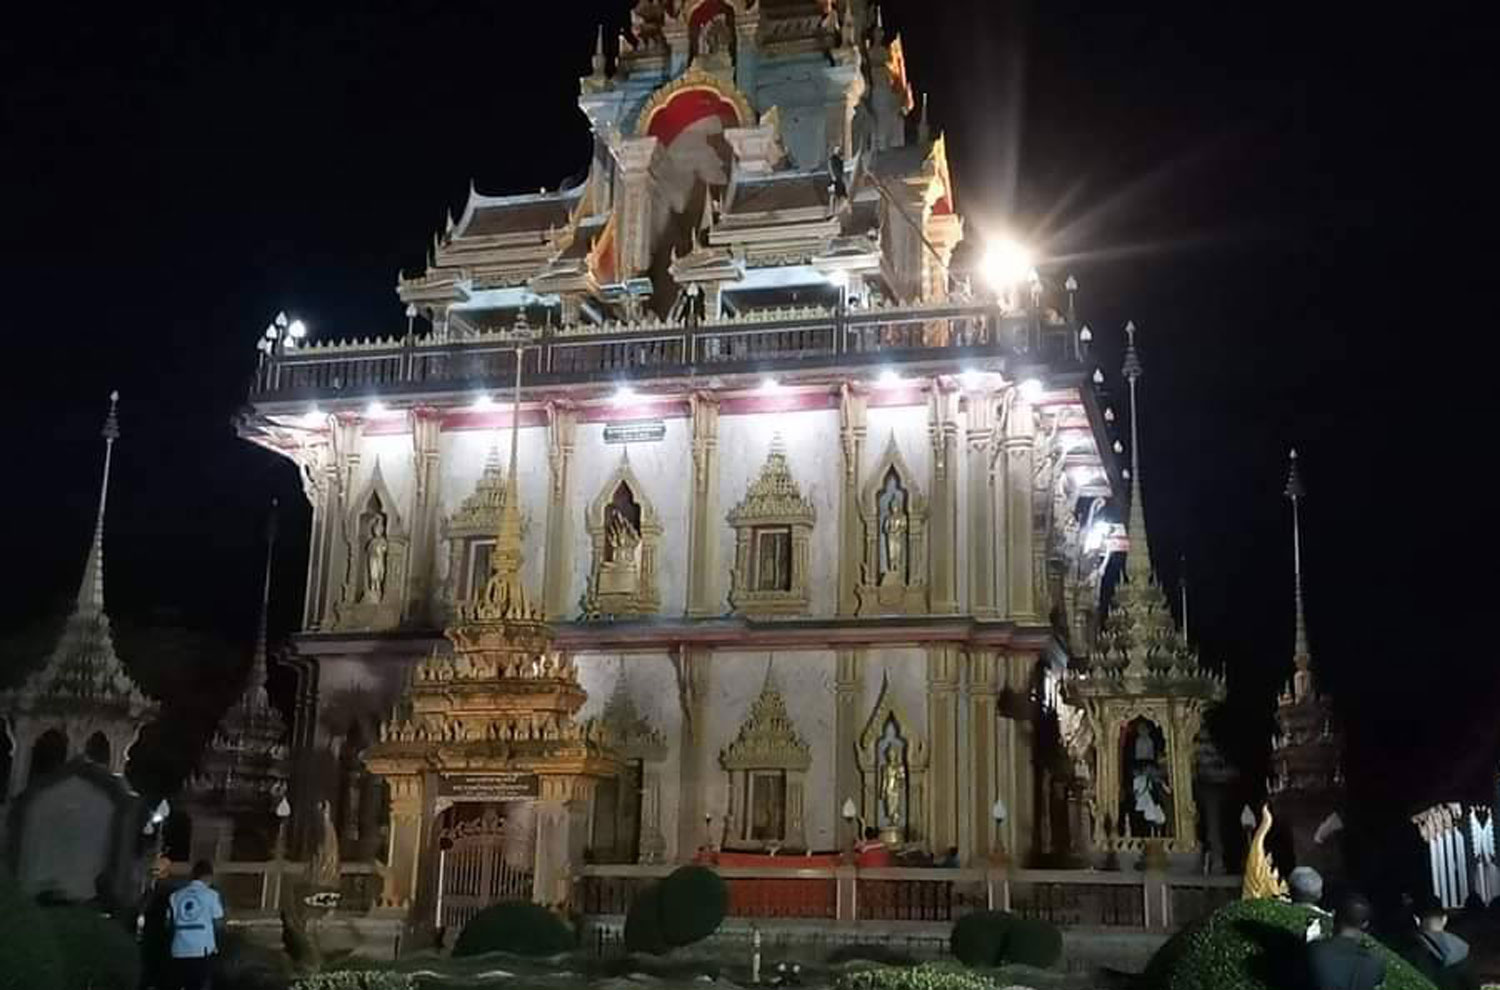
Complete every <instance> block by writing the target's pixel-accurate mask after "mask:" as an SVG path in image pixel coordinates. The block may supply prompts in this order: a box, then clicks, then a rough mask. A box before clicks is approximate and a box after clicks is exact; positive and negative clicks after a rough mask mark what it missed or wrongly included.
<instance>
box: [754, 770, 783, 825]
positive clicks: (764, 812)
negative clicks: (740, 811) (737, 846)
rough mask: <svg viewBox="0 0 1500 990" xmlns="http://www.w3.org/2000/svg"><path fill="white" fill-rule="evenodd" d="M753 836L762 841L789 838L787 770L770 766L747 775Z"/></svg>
mask: <svg viewBox="0 0 1500 990" xmlns="http://www.w3.org/2000/svg"><path fill="white" fill-rule="evenodd" d="M748 786H749V789H750V793H749V794H748V795H747V800H748V803H749V805H750V838H751V839H754V840H756V841H759V842H783V841H785V840H786V772H785V771H783V770H770V771H761V772H757V773H752V774H749V775H748Z"/></svg>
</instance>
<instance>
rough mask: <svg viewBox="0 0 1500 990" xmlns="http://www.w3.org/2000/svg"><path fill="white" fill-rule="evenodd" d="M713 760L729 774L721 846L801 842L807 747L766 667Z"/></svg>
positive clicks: (789, 846) (792, 847) (793, 847)
mask: <svg viewBox="0 0 1500 990" xmlns="http://www.w3.org/2000/svg"><path fill="white" fill-rule="evenodd" d="M719 762H720V764H721V765H722V766H723V767H724V770H725V772H726V773H728V774H729V811H728V814H727V815H726V816H725V819H724V848H725V849H742V850H744V849H749V850H760V849H786V850H788V851H800V850H803V849H806V848H807V838H806V832H807V829H806V823H805V812H804V801H805V788H806V782H807V770H808V768H809V767H810V766H811V765H812V750H811V749H810V748H809V747H808V745H807V743H806V742H805V741H804V740H803V739H802V736H801V735H800V734H798V732H797V729H796V726H794V725H793V724H792V719H791V716H790V715H788V714H787V710H786V701H785V699H783V698H782V696H781V691H780V690H779V689H778V688H777V686H776V680H775V678H774V677H773V676H772V673H771V669H770V668H769V667H767V668H766V680H765V683H764V685H762V687H761V690H760V695H759V696H758V697H756V699H755V701H754V702H752V703H751V705H750V714H749V716H748V717H747V718H746V719H745V721H744V723H743V724H741V725H740V731H739V733H738V734H737V735H736V736H735V738H734V742H732V743H730V744H729V745H728V746H727V747H725V749H724V751H723V752H722V753H720V754H719Z"/></svg>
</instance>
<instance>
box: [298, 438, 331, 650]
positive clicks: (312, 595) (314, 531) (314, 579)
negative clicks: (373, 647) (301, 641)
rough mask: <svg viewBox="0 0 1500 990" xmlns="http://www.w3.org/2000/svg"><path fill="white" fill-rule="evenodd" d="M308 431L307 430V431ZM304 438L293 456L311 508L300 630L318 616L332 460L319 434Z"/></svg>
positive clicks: (325, 566)
mask: <svg viewBox="0 0 1500 990" xmlns="http://www.w3.org/2000/svg"><path fill="white" fill-rule="evenodd" d="M309 432H310V431H309ZM311 436H312V437H313V439H306V438H304V439H303V441H302V443H301V445H300V446H299V447H298V448H297V451H296V454H295V455H294V457H295V461H296V464H297V471H298V474H299V475H301V479H302V494H303V495H304V497H306V499H307V503H308V505H309V506H311V507H312V524H311V526H310V527H309V539H308V553H307V582H306V586H305V587H304V589H303V592H302V595H303V597H302V628H304V629H312V628H315V627H316V626H317V624H318V621H319V619H320V618H321V616H322V610H323V602H324V600H325V594H326V591H325V588H324V582H325V581H326V580H327V572H328V561H327V558H326V556H325V553H326V551H327V543H326V540H327V527H328V519H329V511H328V499H329V493H330V491H331V489H332V479H333V472H332V468H331V465H332V461H333V457H332V454H331V451H330V448H329V444H328V441H327V440H326V439H325V438H324V436H323V435H322V434H321V433H314V434H311Z"/></svg>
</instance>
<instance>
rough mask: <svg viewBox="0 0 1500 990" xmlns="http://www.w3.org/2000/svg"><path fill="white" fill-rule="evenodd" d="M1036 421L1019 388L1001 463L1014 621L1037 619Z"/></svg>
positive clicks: (1007, 584) (1007, 578)
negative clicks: (1033, 555) (1035, 547)
mask: <svg viewBox="0 0 1500 990" xmlns="http://www.w3.org/2000/svg"><path fill="white" fill-rule="evenodd" d="M1035 446H1036V437H1035V424H1034V422H1033V419H1032V413H1031V404H1030V403H1028V402H1027V401H1026V400H1025V399H1023V398H1021V396H1020V394H1019V390H1017V394H1016V395H1015V397H1014V399H1013V400H1012V404H1011V407H1010V414H1009V415H1008V416H1006V418H1005V438H1004V439H1003V440H1002V441H1001V448H1002V449H1001V467H1002V470H1003V472H1004V473H1003V490H1004V493H1005V601H1006V618H1008V619H1010V620H1011V621H1013V622H1036V621H1038V620H1039V617H1038V615H1037V608H1036V587H1035V586H1034V577H1035V575H1034V573H1033V571H1034V567H1035V564H1034V561H1033V560H1032V549H1031V548H1032V544H1033V542H1034V540H1033V531H1034V528H1035V521H1034V520H1033V518H1032V502H1033V498H1032V487H1033V480H1032V471H1033V468H1034V461H1035Z"/></svg>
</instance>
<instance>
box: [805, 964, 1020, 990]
mask: <svg viewBox="0 0 1500 990" xmlns="http://www.w3.org/2000/svg"><path fill="white" fill-rule="evenodd" d="M998 986H999V984H997V983H996V982H995V981H994V980H992V979H990V978H989V977H988V976H984V975H983V974H981V973H975V972H972V971H970V970H967V969H960V968H958V967H956V966H953V965H945V964H943V963H923V964H922V965H920V966H874V967H871V968H869V969H856V970H852V971H850V972H848V973H843V974H841V975H839V976H838V977H837V978H836V979H835V980H834V981H833V990H997V988H998Z"/></svg>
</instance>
